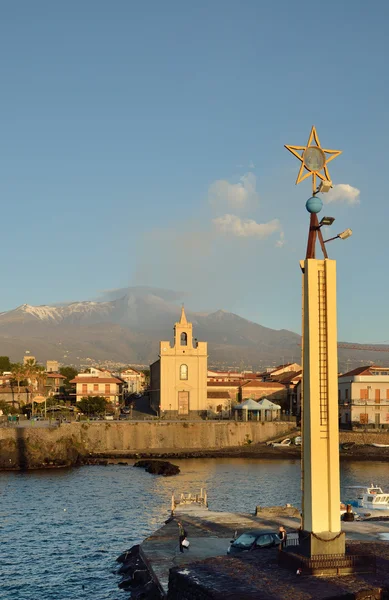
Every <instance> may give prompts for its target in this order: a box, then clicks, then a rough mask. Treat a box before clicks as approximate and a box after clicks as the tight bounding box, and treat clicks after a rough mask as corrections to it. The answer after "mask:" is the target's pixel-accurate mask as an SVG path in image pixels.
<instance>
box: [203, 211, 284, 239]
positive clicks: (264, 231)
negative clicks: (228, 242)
mask: <svg viewBox="0 0 389 600" xmlns="http://www.w3.org/2000/svg"><path fill="white" fill-rule="evenodd" d="M213 223H214V225H215V227H216V229H217V230H218V231H221V232H222V233H228V234H231V235H234V236H237V237H257V238H260V239H264V238H267V237H268V236H269V235H271V234H272V233H274V232H275V231H280V229H281V224H280V222H279V220H278V219H273V220H272V221H269V222H268V223H257V222H256V221H254V220H253V219H241V218H240V217H237V216H236V215H229V214H226V215H223V216H222V217H217V218H216V219H213Z"/></svg>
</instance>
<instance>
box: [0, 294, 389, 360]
mask: <svg viewBox="0 0 389 600" xmlns="http://www.w3.org/2000/svg"><path fill="white" fill-rule="evenodd" d="M115 295H116V296H117V295H119V297H115ZM177 297H178V295H177V294H175V292H170V291H169V290H155V289H153V288H136V287H132V288H124V289H122V290H118V291H116V293H114V292H113V293H112V294H111V299H109V300H104V301H84V302H72V303H66V304H61V305H55V306H31V305H28V304H23V305H22V306H19V307H18V308H15V309H14V310H10V311H7V312H3V313H0V354H1V355H8V356H10V358H11V360H13V361H16V360H19V361H20V360H21V358H22V356H23V355H24V354H25V353H26V352H30V353H31V354H32V355H33V356H35V357H36V358H37V359H38V360H39V361H41V362H44V361H45V360H47V359H54V360H59V361H60V362H61V363H63V364H74V365H76V366H79V365H83V364H87V363H88V362H89V363H94V362H96V363H101V362H104V361H111V362H112V363H123V364H138V365H148V364H150V363H151V362H153V361H154V360H156V359H157V358H158V344H159V341H160V340H166V339H173V326H174V323H175V322H176V321H177V320H178V318H179V315H180V306H179V305H178V304H177ZM187 317H188V319H189V320H190V321H191V322H192V323H193V332H194V335H195V337H196V338H197V339H199V340H203V341H207V342H208V354H209V365H211V366H214V367H219V368H227V367H235V368H243V367H244V368H249V367H250V368H252V369H254V370H257V369H262V368H265V367H266V366H272V365H275V364H282V363H286V362H300V354H301V341H300V336H299V335H298V334H297V333H294V332H292V331H288V330H286V329H281V330H275V329H270V328H268V327H264V326H262V325H259V324H258V323H254V322H252V321H248V320H247V319H244V318H242V317H240V316H238V315H236V314H233V313H230V312H226V311H224V310H217V311H215V312H210V313H205V312H190V311H187ZM344 346H346V347H344V348H341V349H339V358H340V363H342V362H343V363H347V367H350V368H351V367H353V366H356V363H357V364H358V365H361V364H368V363H370V362H385V361H386V360H388V359H389V355H388V354H387V353H386V352H384V350H385V348H384V347H379V346H377V348H380V349H381V350H382V351H373V350H360V349H358V345H356V344H350V345H347V344H344ZM372 347H373V346H372ZM340 366H341V368H343V370H345V368H346V365H345V364H344V365H343V366H342V364H341V365H340Z"/></svg>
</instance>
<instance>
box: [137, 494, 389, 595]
mask: <svg viewBox="0 0 389 600" xmlns="http://www.w3.org/2000/svg"><path fill="white" fill-rule="evenodd" d="M177 519H179V520H180V521H181V522H182V523H183V525H184V527H185V529H186V531H187V533H188V539H189V541H190V547H189V550H188V551H187V550H185V552H184V554H181V553H180V552H179V545H178V526H177V522H176V521H177ZM280 525H284V527H285V528H286V529H287V531H289V532H291V531H296V530H297V529H298V528H299V526H300V519H299V518H296V517H290V516H285V515H282V514H277V513H276V512H271V511H269V512H266V511H265V512H263V513H262V514H261V513H259V514H258V515H257V516H254V515H250V514H237V513H226V512H217V511H211V510H207V509H206V508H203V507H197V506H195V505H189V506H185V507H183V509H182V511H180V510H177V511H176V512H175V518H174V520H173V521H171V522H169V523H167V524H166V525H164V526H163V527H161V528H160V529H158V530H157V531H156V532H155V533H154V534H153V535H151V536H150V537H148V538H147V539H146V540H145V541H144V542H143V543H142V544H141V547H140V554H141V557H142V559H143V561H144V562H145V564H146V565H147V568H148V569H149V571H150V573H151V574H152V577H153V579H154V581H155V582H156V583H157V585H158V587H159V589H160V592H161V595H162V597H167V598H169V599H171V600H175V599H178V598H180V597H181V598H183V597H185V598H186V597H188V598H192V597H193V598H204V599H205V598H219V597H220V598H223V600H226V599H227V598H236V599H238V598H239V599H244V598H254V597H256V598H265V599H267V598H269V599H270V598H275V599H279V600H281V599H285V598H288V597H291V598H292V597H293V598H301V599H304V600H310V599H311V598H312V599H313V598H315V600H322V599H323V600H324V599H329V598H333V599H335V598H344V599H346V598H347V599H350V600H351V599H352V598H354V597H355V598H364V596H355V595H353V594H355V593H356V592H357V591H358V592H359V590H361V589H371V590H376V589H379V588H380V589H382V590H384V589H388V592H389V541H388V540H389V521H382V522H379V521H373V522H369V521H361V522H353V523H342V530H343V531H344V532H345V534H346V540H347V549H348V552H351V553H353V552H355V553H357V552H358V553H362V554H365V553H366V554H371V553H374V554H376V555H378V563H377V564H378V572H377V574H376V575H375V574H365V575H362V574H361V575H358V576H356V575H353V576H344V577H337V578H336V585H335V583H334V581H333V578H325V579H321V578H317V577H298V576H296V574H295V573H291V572H290V571H288V570H286V569H283V568H281V567H279V566H278V561H277V557H278V550H277V549H270V550H269V549H268V550H260V551H256V552H254V553H248V552H245V553H242V555H241V556H240V555H239V556H237V557H236V556H234V557H230V556H227V549H228V546H229V543H230V540H231V539H232V538H233V536H234V533H235V531H237V532H238V534H240V533H242V532H243V531H245V530H247V529H263V530H264V531H266V530H267V531H278V527H279V526H280ZM228 581H229V582H230V583H229V584H228ZM282 582H284V584H285V585H286V586H287V588H288V590H289V591H288V593H286V592H285V589H283V586H282ZM280 583H281V585H280ZM226 586H227V587H226ZM183 587H184V588H185V590H186V591H185V595H184V592H183ZM232 588H233V589H232ZM177 590H178V591H177ZM374 593H375V592H374ZM383 593H384V592H382V594H383ZM193 594H194V595H193ZM339 594H340V595H339ZM342 594H343V595H342ZM345 594H346V595H345ZM347 594H349V595H347ZM350 594H351V595H350ZM377 594H378V592H377ZM380 594H381V592H380ZM367 597H370V598H374V599H376V598H377V599H381V598H382V599H383V598H386V596H384V595H372V594H370V596H366V598H367Z"/></svg>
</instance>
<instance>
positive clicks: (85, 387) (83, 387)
mask: <svg viewBox="0 0 389 600" xmlns="http://www.w3.org/2000/svg"><path fill="white" fill-rule="evenodd" d="M87 392H88V384H87V383H83V384H82V393H83V394H86V393H87Z"/></svg>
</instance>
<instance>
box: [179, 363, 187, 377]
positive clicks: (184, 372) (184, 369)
mask: <svg viewBox="0 0 389 600" xmlns="http://www.w3.org/2000/svg"><path fill="white" fill-rule="evenodd" d="M180 379H188V365H181V366H180Z"/></svg>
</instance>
